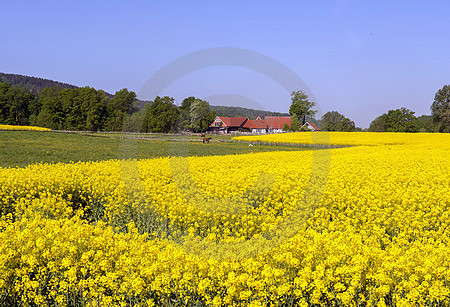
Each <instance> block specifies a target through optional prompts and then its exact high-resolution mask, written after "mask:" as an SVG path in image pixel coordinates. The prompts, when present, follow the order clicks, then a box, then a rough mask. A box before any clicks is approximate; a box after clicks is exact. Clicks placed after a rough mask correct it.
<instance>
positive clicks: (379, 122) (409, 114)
mask: <svg viewBox="0 0 450 307" xmlns="http://www.w3.org/2000/svg"><path fill="white" fill-rule="evenodd" d="M369 131H373V132H417V131H419V127H418V124H417V119H416V117H415V116H414V112H413V111H411V110H409V109H407V108H400V109H396V110H389V111H388V113H387V114H386V113H385V114H382V115H381V116H379V117H377V118H376V119H375V120H373V121H372V123H370V127H369Z"/></svg>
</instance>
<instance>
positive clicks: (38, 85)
mask: <svg viewBox="0 0 450 307" xmlns="http://www.w3.org/2000/svg"><path fill="white" fill-rule="evenodd" d="M0 82H5V83H9V84H11V85H22V86H23V87H24V88H26V89H27V90H28V91H31V92H32V93H34V94H38V93H39V92H40V91H42V90H43V89H44V88H46V87H54V86H57V87H61V88H64V89H66V88H69V89H75V88H77V86H75V85H72V84H67V83H62V82H57V81H53V80H48V79H43V78H37V77H29V76H23V75H16V74H5V73H0Z"/></svg>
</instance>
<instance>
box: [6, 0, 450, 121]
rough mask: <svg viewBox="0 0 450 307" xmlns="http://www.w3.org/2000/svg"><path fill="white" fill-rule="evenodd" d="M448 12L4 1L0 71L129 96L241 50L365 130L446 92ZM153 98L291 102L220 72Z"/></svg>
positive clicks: (372, 5)
mask: <svg viewBox="0 0 450 307" xmlns="http://www.w3.org/2000/svg"><path fill="white" fill-rule="evenodd" d="M449 11H450V1H439V0H436V1H413V0H412V1H346V0H339V1H233V0H229V1H207V2H206V1H170V0H168V1H95V2H94V1H77V2H67V1H9V2H6V1H4V2H3V3H2V9H1V10H0V26H1V29H2V43H1V47H0V71H2V72H7V73H17V74H25V75H31V76H38V77H43V78H48V79H53V80H57V81H62V82H67V83H71V84H75V85H78V86H86V85H88V86H92V87H95V88H100V89H104V90H106V91H108V92H111V93H113V92H115V91H116V90H119V89H121V88H124V87H126V88H128V89H130V90H134V91H136V92H139V91H140V90H141V88H142V87H143V85H144V84H145V82H146V81H147V80H148V79H149V78H150V77H151V76H152V75H153V74H154V73H155V72H157V71H158V70H159V69H161V68H162V67H164V65H166V64H168V63H170V62H171V61H174V60H176V59H177V58H179V57H182V56H185V55H187V54H189V53H191V52H194V51H198V50H201V49H205V48H215V47H235V48H244V49H248V50H251V51H255V52H258V53H261V54H264V55H266V56H268V57H270V58H272V59H274V60H276V61H279V62H280V63H282V64H284V65H285V66H287V67H288V68H290V69H291V70H292V71H294V72H295V73H296V74H297V75H298V76H299V77H300V78H301V79H302V80H303V81H304V83H305V84H306V85H307V86H308V88H309V89H310V91H311V92H312V93H313V95H314V97H315V99H316V102H317V103H318V106H319V108H320V111H321V112H322V114H323V113H324V112H326V111H330V110H335V111H338V112H341V113H343V114H344V115H346V116H347V117H349V118H351V119H352V120H354V121H355V123H356V124H357V126H361V127H368V125H369V123H370V122H371V120H373V119H374V118H375V117H376V116H378V115H380V114H382V113H384V112H386V111H387V110H389V109H393V108H399V107H407V108H409V109H411V110H413V111H414V112H416V115H422V114H430V110H429V108H430V105H431V103H432V102H433V98H434V94H435V93H436V91H437V90H438V89H439V88H442V87H443V85H444V84H449V83H450V56H449V55H450V32H449V29H450V18H449V15H448V12H449ZM301 89H302V88H301V87H299V90H301ZM161 95H169V96H172V97H174V98H175V99H176V100H177V101H178V102H181V100H182V99H183V98H184V97H187V96H191V95H193V96H197V97H200V98H205V99H207V100H210V102H211V103H213V104H219V103H220V104H229V105H238V106H239V105H241V106H249V107H255V108H256V107H259V108H263V109H267V110H274V111H283V112H287V111H288V108H289V104H290V98H289V93H288V92H287V91H286V90H285V89H284V88H283V87H282V86H281V85H280V84H277V83H276V82H274V81H273V80H272V79H270V78H269V77H267V76H265V75H261V74H260V73H258V72H256V71H253V70H251V69H248V68H243V67H237V66H223V65H222V66H211V67H206V68H202V69H199V70H197V71H195V72H192V73H189V74H187V75H185V76H183V77H182V78H180V79H177V80H175V81H174V82H173V83H172V84H171V85H170V86H168V87H167V88H166V89H165V90H164V91H163V92H162V93H161ZM139 98H141V99H153V97H139Z"/></svg>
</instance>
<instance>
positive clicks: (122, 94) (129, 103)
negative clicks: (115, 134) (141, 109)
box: [105, 88, 136, 131]
mask: <svg viewBox="0 0 450 307" xmlns="http://www.w3.org/2000/svg"><path fill="white" fill-rule="evenodd" d="M135 100H136V93H135V92H130V91H128V89H126V88H124V89H121V90H120V91H117V92H116V94H115V95H114V98H113V99H111V100H110V101H109V102H108V106H107V109H106V112H107V117H108V118H107V120H106V124H105V126H106V127H105V128H106V130H109V131H119V130H122V126H123V122H124V120H125V117H126V116H127V115H130V114H131V113H133V111H135V107H134V104H133V103H134V101H135Z"/></svg>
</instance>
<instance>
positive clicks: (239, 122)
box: [208, 116, 248, 133]
mask: <svg viewBox="0 0 450 307" xmlns="http://www.w3.org/2000/svg"><path fill="white" fill-rule="evenodd" d="M247 121H248V117H226V116H216V118H215V119H214V121H213V122H212V123H211V125H209V129H208V130H210V131H213V132H216V133H230V132H233V131H238V130H240V129H241V130H244V129H245V128H244V125H245V123H246V122H247Z"/></svg>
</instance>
